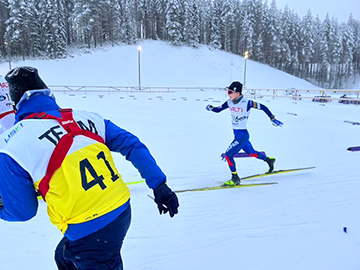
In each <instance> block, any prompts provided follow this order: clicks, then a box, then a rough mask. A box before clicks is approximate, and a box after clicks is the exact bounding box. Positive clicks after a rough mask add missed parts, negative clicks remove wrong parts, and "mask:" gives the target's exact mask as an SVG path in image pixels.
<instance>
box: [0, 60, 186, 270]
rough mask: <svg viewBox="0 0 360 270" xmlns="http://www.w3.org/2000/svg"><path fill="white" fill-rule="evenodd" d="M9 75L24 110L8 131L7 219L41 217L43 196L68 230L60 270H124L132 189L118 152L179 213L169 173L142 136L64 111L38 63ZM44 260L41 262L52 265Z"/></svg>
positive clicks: (0, 182) (2, 138)
mask: <svg viewBox="0 0 360 270" xmlns="http://www.w3.org/2000/svg"><path fill="white" fill-rule="evenodd" d="M5 79H6V80H7V81H8V82H9V88H10V96H11V99H12V100H13V101H14V103H15V106H16V108H17V112H16V119H15V125H14V126H13V128H10V129H8V130H7V131H6V132H5V133H3V134H2V135H0V170H1V174H0V196H1V198H2V204H1V205H0V218H1V219H4V220H6V221H27V220H29V219H31V218H33V217H34V216H35V215H36V213H37V209H38V198H37V197H38V193H39V194H40V195H41V196H42V197H43V199H44V200H45V201H46V203H47V213H48V216H49V218H50V221H51V223H53V224H54V225H55V226H56V227H57V228H58V229H59V230H60V231H61V232H62V234H63V235H64V236H63V238H62V240H61V241H60V243H59V244H58V246H57V248H56V250H55V262H56V265H57V267H58V269H62V270H63V269H71V270H73V269H74V270H75V269H99V270H100V269H101V270H104V269H117V270H119V269H123V262H122V258H121V255H120V250H121V247H122V243H123V240H124V237H125V235H126V233H127V231H128V229H129V226H130V222H131V209H130V192H129V189H128V187H127V186H126V185H125V183H124V181H123V180H122V177H121V175H120V173H119V171H118V170H117V168H116V167H115V164H114V161H113V158H112V154H111V153H110V151H113V152H120V153H121V154H122V155H123V156H125V157H126V159H127V160H128V161H130V162H131V163H132V164H133V165H134V167H136V169H137V170H138V171H139V173H140V174H141V176H142V178H144V179H145V181H146V184H147V185H148V186H149V188H151V189H153V190H154V197H155V203H156V204H157V206H158V209H159V212H160V214H162V213H164V214H165V213H167V212H169V214H170V216H171V217H173V216H174V215H175V214H177V213H178V207H179V202H178V198H177V196H176V194H175V193H174V192H173V191H172V190H171V189H170V188H169V187H168V186H167V184H166V176H165V174H164V173H163V172H162V170H161V169H160V168H159V166H158V165H157V164H156V161H155V159H154V158H153V157H152V155H151V154H150V152H149V150H148V149H147V147H146V146H145V145H144V144H143V143H142V142H140V140H139V139H138V138H137V137H136V136H135V135H133V134H131V133H129V132H128V131H126V130H124V129H122V128H120V127H118V126H117V125H115V124H114V123H112V122H111V121H110V120H107V119H104V118H103V117H102V116H101V115H99V114H97V113H93V112H88V111H77V110H75V111H73V110H71V109H61V108H60V107H59V106H58V104H57V103H56V100H55V97H54V95H53V94H52V92H51V90H50V89H48V88H47V86H46V85H45V83H44V82H43V81H42V80H41V79H40V77H39V75H38V71H37V69H36V68H33V67H18V68H15V69H13V70H11V71H10V72H9V73H8V74H7V75H6V76H5ZM29 248H30V247H29ZM41 263H42V262H41V261H37V262H34V264H36V265H37V266H38V268H42V269H44V268H47V267H46V266H43V267H41V266H40V265H41Z"/></svg>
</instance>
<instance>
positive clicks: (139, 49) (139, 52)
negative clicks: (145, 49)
mask: <svg viewBox="0 0 360 270" xmlns="http://www.w3.org/2000/svg"><path fill="white" fill-rule="evenodd" d="M137 50H138V68H139V90H141V72H140V71H141V68H140V54H141V50H142V48H141V46H138V47H137Z"/></svg>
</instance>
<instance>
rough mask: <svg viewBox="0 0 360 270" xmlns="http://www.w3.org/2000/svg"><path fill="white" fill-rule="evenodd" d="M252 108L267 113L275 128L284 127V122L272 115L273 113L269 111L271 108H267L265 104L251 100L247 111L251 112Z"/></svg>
mask: <svg viewBox="0 0 360 270" xmlns="http://www.w3.org/2000/svg"><path fill="white" fill-rule="evenodd" d="M251 108H255V109H258V110H262V111H264V112H265V113H266V115H267V116H269V118H270V120H271V122H272V124H273V125H274V126H280V127H281V126H282V125H283V122H281V121H279V120H277V119H276V118H275V115H273V114H272V113H271V111H270V110H269V108H268V107H266V106H265V105H264V104H261V103H258V102H255V101H253V100H249V102H248V106H247V110H250V109H251Z"/></svg>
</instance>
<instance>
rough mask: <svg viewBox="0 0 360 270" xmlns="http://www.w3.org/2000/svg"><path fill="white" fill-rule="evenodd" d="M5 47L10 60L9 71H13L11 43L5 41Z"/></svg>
mask: <svg viewBox="0 0 360 270" xmlns="http://www.w3.org/2000/svg"><path fill="white" fill-rule="evenodd" d="M4 45H5V47H6V52H7V54H8V58H9V69H10V70H11V51H10V46H9V43H7V42H6V41H4Z"/></svg>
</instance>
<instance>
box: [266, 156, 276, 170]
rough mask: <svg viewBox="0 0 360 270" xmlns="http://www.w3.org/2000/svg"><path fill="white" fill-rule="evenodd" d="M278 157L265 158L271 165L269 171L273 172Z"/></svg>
mask: <svg viewBox="0 0 360 270" xmlns="http://www.w3.org/2000/svg"><path fill="white" fill-rule="evenodd" d="M275 161H276V159H275V158H273V157H270V158H269V157H268V158H267V159H265V162H266V163H267V164H268V165H269V170H268V172H267V173H271V172H273V171H274V163H275Z"/></svg>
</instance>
